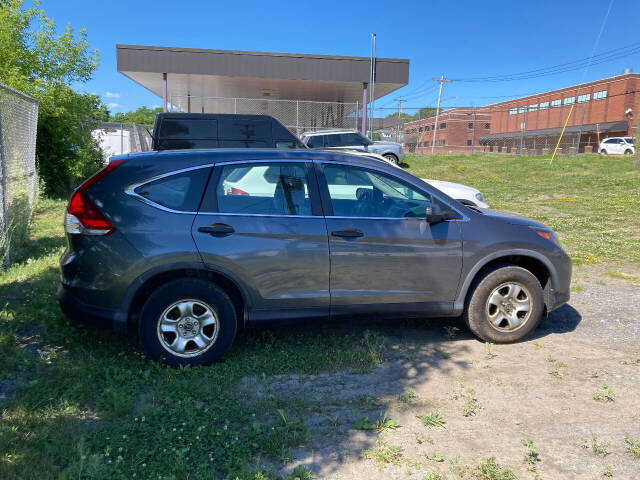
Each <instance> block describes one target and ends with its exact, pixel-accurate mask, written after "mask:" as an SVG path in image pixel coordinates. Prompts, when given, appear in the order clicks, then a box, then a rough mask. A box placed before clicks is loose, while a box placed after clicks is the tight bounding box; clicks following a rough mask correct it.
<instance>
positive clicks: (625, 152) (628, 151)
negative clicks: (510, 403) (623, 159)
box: [624, 148, 633, 155]
mask: <svg viewBox="0 0 640 480" xmlns="http://www.w3.org/2000/svg"><path fill="white" fill-rule="evenodd" d="M632 153H633V152H632V151H631V149H630V148H627V149H626V150H625V151H624V154H625V155H631V154H632Z"/></svg>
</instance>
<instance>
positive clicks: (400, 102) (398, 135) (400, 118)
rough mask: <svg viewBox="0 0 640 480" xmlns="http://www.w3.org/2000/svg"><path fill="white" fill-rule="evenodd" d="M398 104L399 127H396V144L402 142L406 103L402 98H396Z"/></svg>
mask: <svg viewBox="0 0 640 480" xmlns="http://www.w3.org/2000/svg"><path fill="white" fill-rule="evenodd" d="M393 100H394V101H396V102H398V125H396V143H398V142H399V141H400V125H401V124H402V116H401V115H402V102H406V100H403V99H402V98H394V99H393Z"/></svg>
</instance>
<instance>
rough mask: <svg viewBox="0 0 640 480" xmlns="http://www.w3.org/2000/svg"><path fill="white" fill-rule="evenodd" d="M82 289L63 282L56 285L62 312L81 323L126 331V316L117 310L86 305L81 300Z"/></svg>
mask: <svg viewBox="0 0 640 480" xmlns="http://www.w3.org/2000/svg"><path fill="white" fill-rule="evenodd" d="M81 290H82V289H78V288H73V287H69V286H67V285H64V284H60V285H59V286H58V292H57V294H58V301H59V302H60V308H61V309H62V312H63V313H64V314H65V315H66V316H67V317H69V318H70V319H72V320H73V321H74V322H76V323H79V324H82V325H93V326H98V327H104V328H113V329H115V330H118V331H122V332H124V331H126V328H127V321H126V316H124V315H122V314H121V313H120V312H119V311H117V310H108V309H105V308H99V307H95V306H93V305H88V304H86V303H85V302H83V301H82V300H81V298H82V297H83V295H82V291H81Z"/></svg>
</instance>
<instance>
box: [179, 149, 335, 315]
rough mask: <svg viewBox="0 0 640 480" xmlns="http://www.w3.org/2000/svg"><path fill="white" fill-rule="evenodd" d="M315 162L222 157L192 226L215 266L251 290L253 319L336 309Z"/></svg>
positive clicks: (206, 259)
mask: <svg viewBox="0 0 640 480" xmlns="http://www.w3.org/2000/svg"><path fill="white" fill-rule="evenodd" d="M311 166H312V164H311V162H300V161H268V162H265V161H247V162H227V163H219V164H216V166H215V168H214V171H213V173H212V175H211V179H210V182H209V185H208V187H207V190H206V192H205V196H204V199H203V202H202V205H201V207H200V210H199V212H198V215H197V216H196V218H195V221H194V223H193V227H192V235H193V238H194V240H195V242H196V245H197V247H198V250H199V251H200V254H201V256H202V260H203V261H204V263H205V264H206V265H208V266H209V267H210V268H212V269H215V270H219V271H221V272H223V273H227V274H229V275H231V276H232V278H234V279H235V280H236V281H238V282H239V283H240V284H241V285H242V286H243V287H244V288H245V290H246V291H247V292H248V296H249V300H250V304H251V305H250V306H249V320H250V321H256V322H259V321H262V320H271V319H280V318H286V317H288V316H295V317H304V316H326V315H328V314H329V250H328V245H327V230H326V225H325V220H324V217H323V216H322V210H321V207H320V202H319V199H318V188H317V181H316V179H315V173H314V171H313V168H311Z"/></svg>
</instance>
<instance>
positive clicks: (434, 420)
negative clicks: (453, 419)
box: [417, 412, 447, 429]
mask: <svg viewBox="0 0 640 480" xmlns="http://www.w3.org/2000/svg"><path fill="white" fill-rule="evenodd" d="M417 418H419V419H420V420H422V423H423V424H424V426H425V427H428V428H435V429H439V428H447V427H446V426H445V421H444V418H442V415H440V414H439V413H438V412H431V413H430V414H429V415H418V416H417Z"/></svg>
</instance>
